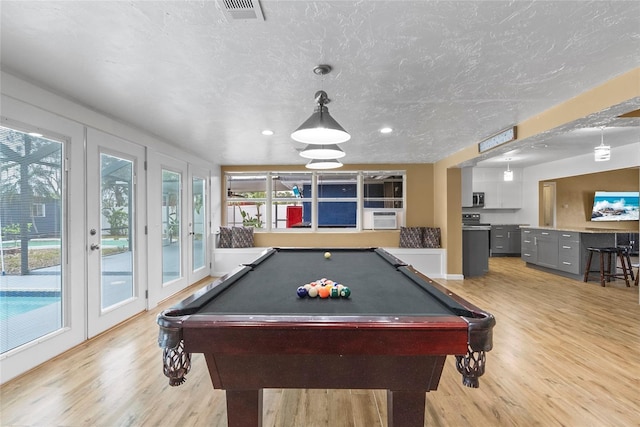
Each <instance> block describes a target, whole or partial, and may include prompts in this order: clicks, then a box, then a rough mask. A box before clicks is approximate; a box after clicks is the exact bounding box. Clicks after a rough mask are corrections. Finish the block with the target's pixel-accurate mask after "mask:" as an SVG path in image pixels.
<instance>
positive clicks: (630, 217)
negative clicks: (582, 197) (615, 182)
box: [591, 191, 640, 221]
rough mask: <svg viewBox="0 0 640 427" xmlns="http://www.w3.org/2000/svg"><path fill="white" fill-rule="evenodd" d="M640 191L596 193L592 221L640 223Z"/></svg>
mask: <svg viewBox="0 0 640 427" xmlns="http://www.w3.org/2000/svg"><path fill="white" fill-rule="evenodd" d="M638 199H640V192H638V191H596V194H595V196H594V198H593V209H592V212H591V221H638V220H639V219H640V215H639V214H638V213H639V210H638Z"/></svg>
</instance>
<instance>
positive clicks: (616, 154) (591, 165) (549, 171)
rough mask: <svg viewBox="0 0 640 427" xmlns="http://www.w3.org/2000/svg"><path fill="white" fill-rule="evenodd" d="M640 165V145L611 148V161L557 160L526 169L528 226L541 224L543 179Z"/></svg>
mask: <svg viewBox="0 0 640 427" xmlns="http://www.w3.org/2000/svg"><path fill="white" fill-rule="evenodd" d="M638 166H640V142H637V143H634V144H628V145H623V146H622V147H611V160H609V161H608V162H595V161H594V160H593V154H585V155H583V156H577V157H573V158H570V159H563V160H558V161H555V162H549V163H545V164H542V165H537V166H532V167H529V168H524V169H523V182H522V185H523V187H522V192H523V193H522V194H523V197H522V209H521V210H520V212H519V213H518V214H519V218H520V220H521V221H522V222H523V223H525V224H531V225H538V183H539V182H540V181H543V180H549V179H555V178H565V177H569V176H576V175H584V174H589V173H597V172H604V171H609V170H616V169H624V168H629V167H638Z"/></svg>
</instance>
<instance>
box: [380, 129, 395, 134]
mask: <svg viewBox="0 0 640 427" xmlns="http://www.w3.org/2000/svg"><path fill="white" fill-rule="evenodd" d="M391 132H393V129H391V128H382V129H380V133H391Z"/></svg>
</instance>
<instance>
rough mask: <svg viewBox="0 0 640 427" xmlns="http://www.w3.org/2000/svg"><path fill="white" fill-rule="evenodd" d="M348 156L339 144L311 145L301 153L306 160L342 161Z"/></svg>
mask: <svg viewBox="0 0 640 427" xmlns="http://www.w3.org/2000/svg"><path fill="white" fill-rule="evenodd" d="M345 155H346V153H345V152H344V151H342V149H341V148H340V147H339V146H338V145H337V144H330V145H315V144H309V145H307V146H306V147H305V149H304V150H302V151H301V152H300V156H302V157H304V158H305V159H341V158H343V157H344V156H345Z"/></svg>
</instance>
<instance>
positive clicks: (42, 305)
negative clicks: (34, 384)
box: [0, 127, 66, 353]
mask: <svg viewBox="0 0 640 427" xmlns="http://www.w3.org/2000/svg"><path fill="white" fill-rule="evenodd" d="M0 148H1V149H0V268H1V272H0V274H1V276H0V353H5V352H7V351H9V350H12V349H14V348H17V347H19V346H21V345H23V344H27V343H29V342H31V341H34V340H37V339H38V338H40V337H42V336H44V335H47V334H49V333H51V332H54V331H56V330H58V329H60V328H62V326H63V322H64V320H63V319H64V316H63V301H64V295H63V292H64V287H63V277H64V273H65V271H64V270H65V269H64V267H65V263H64V262H63V259H65V258H66V255H65V248H66V241H65V240H66V239H65V234H64V230H63V224H64V221H63V218H64V215H65V212H64V209H63V208H64V206H65V203H66V190H65V189H64V188H65V187H66V183H65V173H64V170H63V163H62V159H63V158H64V156H63V143H61V142H59V141H54V140H51V139H47V138H43V137H41V136H36V135H32V134H28V133H24V132H21V131H18V130H14V129H9V128H5V127H0Z"/></svg>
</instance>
